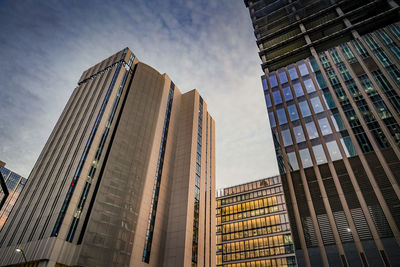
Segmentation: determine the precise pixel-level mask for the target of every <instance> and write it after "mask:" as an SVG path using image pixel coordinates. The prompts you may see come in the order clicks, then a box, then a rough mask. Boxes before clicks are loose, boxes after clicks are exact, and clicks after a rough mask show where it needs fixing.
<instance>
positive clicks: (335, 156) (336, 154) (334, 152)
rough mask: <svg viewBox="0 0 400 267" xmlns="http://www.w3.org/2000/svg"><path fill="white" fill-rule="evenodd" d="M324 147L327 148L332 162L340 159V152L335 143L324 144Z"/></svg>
mask: <svg viewBox="0 0 400 267" xmlns="http://www.w3.org/2000/svg"><path fill="white" fill-rule="evenodd" d="M326 147H327V148H328V151H329V155H330V156H331V159H332V160H339V159H342V155H341V154H340V150H339V147H338V145H337V144H336V141H331V142H328V143H326ZM345 150H346V149H345Z"/></svg>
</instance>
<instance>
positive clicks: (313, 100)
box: [310, 97, 324, 113]
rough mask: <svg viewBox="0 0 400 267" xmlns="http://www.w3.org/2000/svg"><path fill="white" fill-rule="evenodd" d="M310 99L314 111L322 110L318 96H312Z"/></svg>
mask: <svg viewBox="0 0 400 267" xmlns="http://www.w3.org/2000/svg"><path fill="white" fill-rule="evenodd" d="M310 101H311V105H312V107H313V108H314V112H315V113H319V112H322V111H324V108H323V107H322V104H321V101H320V100H319V98H318V97H313V98H311V99H310Z"/></svg>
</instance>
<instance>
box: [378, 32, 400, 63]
mask: <svg viewBox="0 0 400 267" xmlns="http://www.w3.org/2000/svg"><path fill="white" fill-rule="evenodd" d="M384 29H385V28H383V30H384ZM385 32H386V31H385ZM371 35H372V37H373V38H374V39H375V41H376V42H377V43H378V44H379V46H380V48H382V49H383V50H384V51H385V52H386V55H387V56H388V57H389V58H390V60H391V61H392V62H393V64H394V65H396V66H397V68H398V69H400V63H399V61H398V60H397V59H396V58H394V56H393V54H392V51H390V50H389V49H388V48H387V46H386V44H384V43H383V42H382V40H381V39H380V38H379V37H378V36H377V35H376V33H375V32H371ZM393 42H394V41H393Z"/></svg>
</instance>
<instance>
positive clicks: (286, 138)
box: [281, 129, 293, 146]
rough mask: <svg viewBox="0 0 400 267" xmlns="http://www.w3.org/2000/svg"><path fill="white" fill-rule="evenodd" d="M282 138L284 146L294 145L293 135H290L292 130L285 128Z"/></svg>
mask: <svg viewBox="0 0 400 267" xmlns="http://www.w3.org/2000/svg"><path fill="white" fill-rule="evenodd" d="M281 133H282V140H283V145H284V146H290V145H293V141H292V137H291V136H290V130H289V129H287V130H283V131H282V132H281Z"/></svg>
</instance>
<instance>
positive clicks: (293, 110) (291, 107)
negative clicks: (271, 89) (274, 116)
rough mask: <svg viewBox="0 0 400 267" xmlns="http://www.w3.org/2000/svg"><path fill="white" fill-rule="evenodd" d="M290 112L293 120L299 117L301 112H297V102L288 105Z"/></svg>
mask: <svg viewBox="0 0 400 267" xmlns="http://www.w3.org/2000/svg"><path fill="white" fill-rule="evenodd" d="M288 112H289V116H290V120H291V121H295V120H298V119H299V114H297V109H296V106H295V104H292V105H289V106H288Z"/></svg>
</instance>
